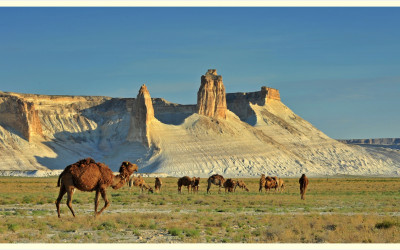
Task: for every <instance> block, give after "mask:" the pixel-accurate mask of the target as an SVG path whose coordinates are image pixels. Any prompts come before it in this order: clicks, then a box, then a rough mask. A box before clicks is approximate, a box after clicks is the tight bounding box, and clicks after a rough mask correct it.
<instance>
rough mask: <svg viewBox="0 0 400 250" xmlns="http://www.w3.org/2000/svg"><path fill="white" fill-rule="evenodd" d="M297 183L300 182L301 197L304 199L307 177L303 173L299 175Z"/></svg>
mask: <svg viewBox="0 0 400 250" xmlns="http://www.w3.org/2000/svg"><path fill="white" fill-rule="evenodd" d="M299 184H300V194H301V199H302V200H305V199H306V190H307V186H308V178H307V176H306V175H305V174H303V175H302V176H301V177H300V179H299Z"/></svg>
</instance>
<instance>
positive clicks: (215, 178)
mask: <svg viewBox="0 0 400 250" xmlns="http://www.w3.org/2000/svg"><path fill="white" fill-rule="evenodd" d="M207 182H208V186H207V194H208V192H209V190H210V188H211V184H214V185H217V186H219V190H218V193H221V187H222V186H223V185H224V182H225V179H224V177H223V176H222V175H219V174H214V175H212V176H210V177H208V180H207Z"/></svg>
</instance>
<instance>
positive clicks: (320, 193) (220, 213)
mask: <svg viewBox="0 0 400 250" xmlns="http://www.w3.org/2000/svg"><path fill="white" fill-rule="evenodd" d="M145 180H146V182H147V183H149V184H151V185H152V186H153V187H154V178H145ZM243 180H244V181H245V183H246V184H247V186H248V187H249V189H250V192H248V193H247V192H245V191H243V190H241V189H237V190H236V192H235V193H225V192H224V190H222V191H221V193H220V194H218V187H216V186H212V187H211V191H212V193H211V194H206V187H207V185H206V179H205V178H202V179H201V181H200V189H199V193H198V194H192V193H190V194H188V193H187V189H186V188H184V187H183V189H182V190H183V192H182V194H178V192H177V178H163V179H162V181H163V187H162V191H161V193H154V194H148V193H147V192H144V193H141V192H140V191H139V190H138V188H132V189H129V187H128V186H125V187H123V188H122V189H120V190H112V189H111V188H110V189H109V190H108V197H109V198H110V200H111V205H110V207H109V208H108V209H107V210H105V212H104V213H103V214H102V215H101V216H99V217H97V218H95V217H94V216H93V209H94V193H85V192H81V191H76V192H75V195H74V200H73V207H74V209H75V212H76V214H77V217H76V218H73V217H72V215H71V213H70V211H69V209H68V208H67V206H66V205H65V202H66V197H64V199H63V201H62V205H61V208H62V209H61V218H60V219H59V218H57V214H56V207H55V204H54V201H55V199H56V198H57V195H58V188H57V187H56V183H57V178H56V177H49V178H22V177H1V178H0V242H2V243H36V242H41V243H43V242H45V243H58V242H78V243H89V242H95V243H139V242H143V243H145V242H147V243H181V242H185V243H200V242H210V243H221V242H234V243H238V242H243V243H272V242H281V243H328V242H332V243H349V242H352V243H369V242H372V243H389V242H390V243H400V179H399V178H364V177H360V178H356V177H343V178H310V185H309V187H308V191H307V194H306V200H301V199H300V194H299V184H298V179H290V178H287V179H284V180H285V183H286V189H285V191H283V192H282V193H280V192H275V191H271V192H268V193H265V191H263V193H259V192H258V185H259V184H258V181H259V180H258V179H256V178H252V179H246V178H244V179H243ZM100 205H101V206H102V205H103V202H102V201H101V202H100Z"/></svg>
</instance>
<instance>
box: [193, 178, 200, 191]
mask: <svg viewBox="0 0 400 250" xmlns="http://www.w3.org/2000/svg"><path fill="white" fill-rule="evenodd" d="M199 186H200V177H193V178H192V193H198V192H199Z"/></svg>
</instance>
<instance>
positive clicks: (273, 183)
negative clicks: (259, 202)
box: [264, 176, 276, 191]
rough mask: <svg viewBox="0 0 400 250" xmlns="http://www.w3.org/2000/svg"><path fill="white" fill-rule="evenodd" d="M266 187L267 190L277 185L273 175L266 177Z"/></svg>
mask: <svg viewBox="0 0 400 250" xmlns="http://www.w3.org/2000/svg"><path fill="white" fill-rule="evenodd" d="M264 187H265V191H270V190H271V188H275V187H276V181H275V180H274V179H273V178H272V177H270V176H267V177H266V178H265V186H264Z"/></svg>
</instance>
